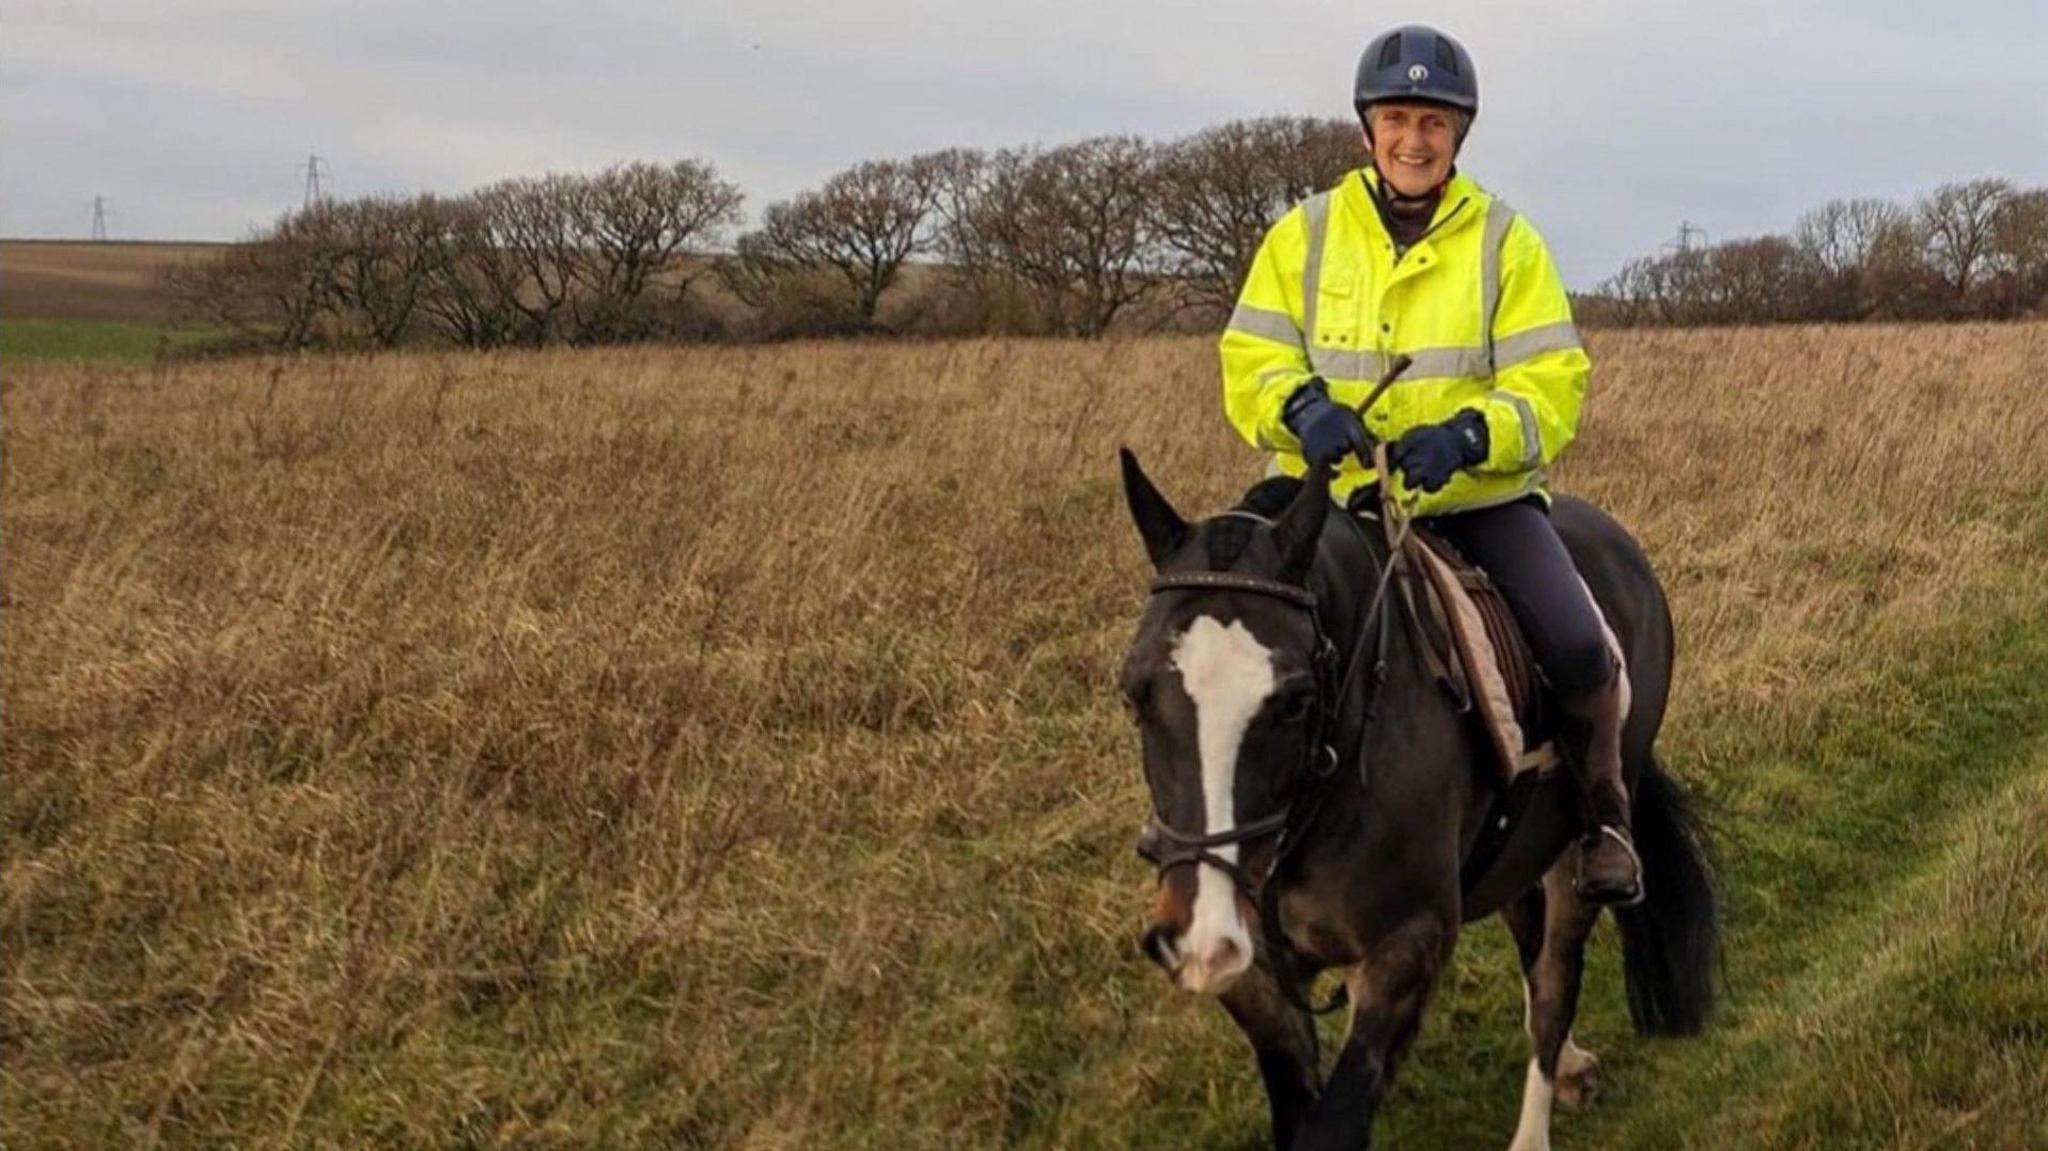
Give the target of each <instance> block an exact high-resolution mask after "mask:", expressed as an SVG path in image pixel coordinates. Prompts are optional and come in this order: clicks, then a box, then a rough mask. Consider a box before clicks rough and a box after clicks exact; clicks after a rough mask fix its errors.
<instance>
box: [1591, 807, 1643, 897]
mask: <svg viewBox="0 0 2048 1151" xmlns="http://www.w3.org/2000/svg"><path fill="white" fill-rule="evenodd" d="M1600 835H1604V836H1606V837H1608V838H1609V839H1612V840H1614V841H1615V842H1616V843H1619V844H1621V849H1622V850H1623V851H1626V852H1628V858H1629V862H1631V863H1633V864H1635V865H1636V889H1635V893H1634V894H1633V895H1630V896H1628V897H1627V898H1625V899H1607V900H1602V899H1594V898H1592V897H1590V896H1588V895H1587V894H1586V889H1585V882H1584V880H1585V870H1586V859H1585V855H1584V853H1583V852H1581V854H1580V856H1579V866H1578V869H1577V872H1576V873H1575V874H1574V875H1573V876H1572V894H1574V895H1576V896H1578V897H1579V898H1581V899H1584V900H1585V901H1586V902H1588V903H1592V904H1595V905H1597V906H1600V907H1612V908H1614V909H1616V910H1621V909H1623V908H1629V907H1636V906H1638V905H1640V904H1641V903H1642V902H1643V899H1644V897H1645V896H1646V895H1648V893H1649V892H1648V885H1647V884H1645V883H1644V882H1643V857H1642V856H1641V855H1638V854H1636V845H1635V841H1634V840H1633V839H1631V838H1630V837H1629V835H1628V833H1627V832H1625V831H1622V830H1620V829H1619V828H1615V827H1612V826H1610V825H1608V824H1605V823H1603V824H1601V825H1600ZM1587 838H1589V839H1598V838H1599V837H1598V836H1588V837H1587Z"/></svg>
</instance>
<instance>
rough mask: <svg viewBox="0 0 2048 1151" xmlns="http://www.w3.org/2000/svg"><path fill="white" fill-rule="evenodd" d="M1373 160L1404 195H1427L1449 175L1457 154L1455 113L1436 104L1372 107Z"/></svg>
mask: <svg viewBox="0 0 2048 1151" xmlns="http://www.w3.org/2000/svg"><path fill="white" fill-rule="evenodd" d="M1367 114H1368V115H1370V116H1371V117H1372V159H1373V164H1374V166H1375V167H1377V168H1378V169H1379V171H1380V178H1381V179H1383V180H1386V181H1387V182H1389V183H1391V184H1393V185H1394V190H1395V191H1397V192H1400V193H1401V194H1402V195H1404V196H1426V195H1428V194H1429V193H1430V192H1431V191H1432V190H1433V189H1435V188H1436V186H1437V185H1439V184H1441V183H1443V182H1444V178H1445V177H1446V176H1448V175H1450V171H1451V161H1452V159H1454V158H1455V157H1456V156H1457V153H1458V135H1457V121H1456V118H1455V116H1456V114H1455V113H1453V112H1452V111H1451V110H1450V109H1448V108H1442V107H1439V106H1437V105H1435V104H1413V103H1406V102H1403V101H1398V100H1395V101H1389V102H1387V103H1384V104H1374V105H1373V106H1372V107H1371V109H1369V110H1368V113H1367Z"/></svg>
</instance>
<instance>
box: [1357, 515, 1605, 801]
mask: <svg viewBox="0 0 2048 1151" xmlns="http://www.w3.org/2000/svg"><path fill="white" fill-rule="evenodd" d="M1353 514H1354V515H1355V516H1357V517H1358V519H1359V520H1361V521H1362V520H1372V521H1378V520H1379V516H1378V515H1377V514H1375V513H1370V512H1364V511H1358V512H1354V513H1353ZM1359 526H1361V527H1365V526H1366V525H1365V524H1364V523H1362V522H1361V523H1360V525H1359ZM1386 538H1387V542H1388V544H1389V545H1390V546H1393V547H1397V548H1398V549H1399V553H1400V554H1399V556H1398V557H1397V562H1399V563H1402V564H1404V565H1406V566H1407V568H1408V570H1409V571H1411V572H1419V573H1421V575H1422V577H1423V578H1422V579H1420V580H1401V581H1398V582H1399V584H1400V586H1401V589H1402V594H1403V595H1404V596H1407V597H1409V602H1408V605H1407V606H1408V608H1409V611H1408V618H1409V619H1411V620H1413V621H1415V623H1416V627H1417V631H1418V633H1419V634H1418V636H1417V638H1418V640H1419V641H1420V643H1419V646H1420V647H1421V649H1422V651H1423V658H1424V660H1425V662H1426V663H1428V664H1429V670H1430V671H1431V672H1432V673H1433V674H1434V675H1436V677H1437V678H1438V680H1439V681H1441V682H1442V683H1443V684H1444V686H1445V687H1446V688H1447V689H1449V691H1450V692H1451V694H1452V696H1453V697H1454V698H1455V699H1456V700H1457V702H1458V709H1459V710H1460V711H1470V712H1473V713H1474V714H1476V715H1477V716H1478V717H1479V721H1480V726H1482V727H1484V728H1485V729H1486V734H1487V737H1488V739H1489V741H1490V742H1491V743H1492V745H1493V749H1494V760H1495V766H1496V768H1497V769H1498V771H1499V775H1500V781H1501V783H1502V784H1503V785H1511V784H1513V783H1514V782H1515V781H1516V780H1517V779H1519V778H1521V777H1522V776H1523V775H1525V774H1527V773H1530V772H1535V773H1536V774H1537V775H1538V776H1539V777H1543V776H1549V775H1550V774H1551V773H1553V772H1555V771H1556V770H1557V768H1558V767H1559V766H1560V765H1562V764H1563V762H1564V757H1563V754H1562V753H1561V751H1560V749H1559V747H1558V744H1557V740H1556V738H1555V732H1554V730H1553V719H1554V717H1553V716H1552V715H1551V714H1550V709H1549V707H1548V703H1549V700H1548V698H1547V691H1546V687H1545V684H1544V681H1543V673H1542V671H1541V669H1539V668H1538V667H1537V666H1536V659H1535V656H1534V655H1533V654H1532V653H1531V651H1530V648H1529V641H1528V639H1527V637H1525V636H1524V635H1523V634H1522V625H1521V623H1520V622H1519V621H1517V620H1516V619H1515V613H1514V609H1513V608H1511V607H1509V606H1508V602H1507V598H1506V597H1505V596H1503V595H1502V594H1501V592H1500V589H1499V588H1497V587H1495V586H1494V583H1493V581H1492V580H1491V579H1489V578H1488V577H1487V575H1486V573H1485V572H1484V571H1482V570H1480V568H1478V567H1477V566H1476V565H1474V564H1473V563H1472V562H1471V561H1469V560H1467V559H1466V558H1465V557H1464V556H1463V555H1462V554H1460V553H1459V551H1458V549H1457V548H1455V547H1453V546H1452V545H1451V543H1450V542H1449V541H1448V540H1445V539H1444V538H1443V537H1441V536H1439V535H1437V534H1436V533H1434V532H1432V531H1430V530H1429V529H1428V528H1426V527H1423V526H1421V525H1420V524H1414V523H1411V524H1410V525H1409V526H1408V528H1407V530H1405V531H1402V532H1395V531H1392V530H1388V531H1386ZM1416 585H1419V586H1420V588H1421V595H1420V597H1419V598H1420V600H1421V602H1419V603H1418V602H1416V598H1417V597H1416V594H1415V587H1416ZM1588 594H1589V595H1590V594H1591V593H1590V592H1589V593H1588ZM1600 627H1601V630H1602V632H1603V633H1605V635H1606V637H1607V647H1608V650H1610V651H1612V652H1613V653H1614V658H1615V661H1616V665H1617V666H1624V667H1625V666H1626V664H1625V661H1624V659H1623V655H1622V649H1621V642H1620V640H1619V639H1617V638H1616V637H1615V634H1614V629H1613V627H1611V626H1610V625H1609V624H1608V623H1607V621H1606V619H1605V617H1604V616H1603V617H1602V619H1601V623H1600Z"/></svg>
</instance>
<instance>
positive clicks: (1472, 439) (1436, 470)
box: [1387, 409, 1487, 492]
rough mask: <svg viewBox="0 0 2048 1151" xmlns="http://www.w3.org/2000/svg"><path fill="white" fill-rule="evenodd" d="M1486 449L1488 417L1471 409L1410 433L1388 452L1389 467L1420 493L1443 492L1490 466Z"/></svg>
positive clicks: (1396, 442)
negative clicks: (1464, 474) (1459, 477)
mask: <svg viewBox="0 0 2048 1151" xmlns="http://www.w3.org/2000/svg"><path fill="white" fill-rule="evenodd" d="M1486 449H1487V434H1486V417H1485V416H1483V415H1481V414H1479V413H1478V412H1475V411H1472V410H1470V409H1467V410H1465V411H1462V412H1459V413H1458V414H1457V415H1455V416H1452V417H1451V418H1450V419H1448V420H1445V421H1444V422H1443V423H1440V424H1425V425H1423V426H1422V427H1419V428H1414V429H1412V430H1410V431H1409V432H1408V433H1407V434H1406V435H1404V436H1402V437H1401V438H1400V439H1399V440H1397V441H1395V443H1394V446H1393V447H1391V448H1388V449H1387V466H1388V467H1389V468H1392V469H1393V470H1394V471H1397V472H1399V473H1401V478H1402V480H1404V481H1406V483H1407V484H1408V486H1409V487H1411V488H1414V489H1416V490H1417V491H1424V492H1435V491H1441V490H1443V486H1444V485H1445V484H1447V483H1450V482H1451V477H1452V476H1454V475H1456V474H1457V473H1458V472H1460V471H1462V470H1463V469H1465V468H1469V467H1472V466H1473V465H1475V464H1480V463H1484V462H1486Z"/></svg>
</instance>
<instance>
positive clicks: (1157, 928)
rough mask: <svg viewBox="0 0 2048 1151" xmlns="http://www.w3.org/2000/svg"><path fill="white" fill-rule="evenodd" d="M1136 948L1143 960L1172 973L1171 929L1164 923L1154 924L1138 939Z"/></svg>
mask: <svg viewBox="0 0 2048 1151" xmlns="http://www.w3.org/2000/svg"><path fill="white" fill-rule="evenodd" d="M1138 948H1139V950H1141V951H1143V952H1144V953H1145V958H1147V959H1150V960H1151V961H1152V962H1154V963H1157V964H1158V965H1159V966H1161V967H1164V968H1166V969H1167V970H1168V971H1172V970H1173V967H1174V954H1173V928H1172V927H1170V926H1168V925H1167V924H1164V923H1155V924H1153V925H1152V926H1150V927H1148V928H1146V929H1145V934H1143V935H1141V936H1139V937H1138Z"/></svg>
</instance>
